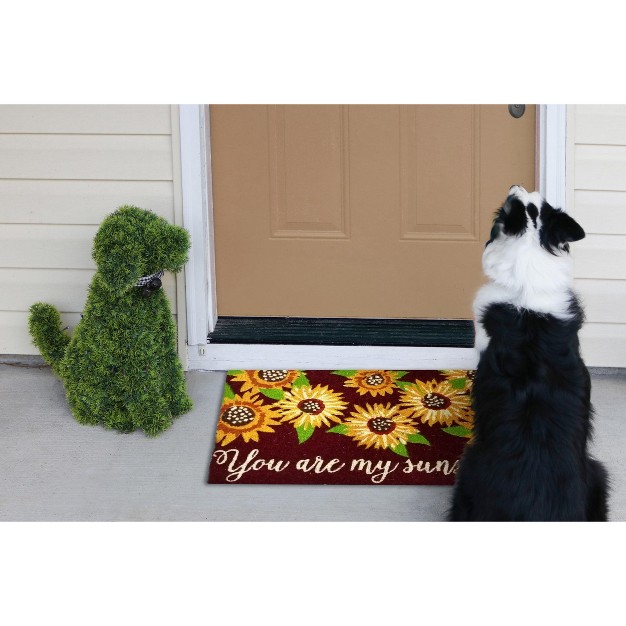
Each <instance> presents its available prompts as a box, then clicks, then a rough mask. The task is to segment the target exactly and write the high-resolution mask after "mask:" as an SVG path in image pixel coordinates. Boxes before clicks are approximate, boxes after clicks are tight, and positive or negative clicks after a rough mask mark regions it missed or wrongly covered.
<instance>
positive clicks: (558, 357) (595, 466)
mask: <svg viewBox="0 0 626 626" xmlns="http://www.w3.org/2000/svg"><path fill="white" fill-rule="evenodd" d="M537 204H538V205H539V206H537ZM533 207H534V208H533ZM552 211H556V210H555V209H552V207H550V206H549V205H547V203H545V201H544V200H543V199H542V198H540V197H538V194H526V192H525V190H523V189H521V188H514V189H512V192H511V195H510V196H509V199H507V203H506V204H505V205H504V207H503V208H502V209H501V210H500V212H499V214H498V216H497V218H496V221H495V224H494V231H492V237H493V238H494V239H493V241H496V240H497V245H496V246H494V248H492V249H491V250H489V245H488V246H487V248H486V250H485V255H484V257H483V266H484V267H485V271H486V273H487V274H488V275H489V276H490V278H491V283H489V284H488V285H487V286H486V287H484V288H483V289H482V290H481V291H480V292H479V293H478V294H477V297H476V301H475V314H476V335H477V347H478V348H479V349H480V351H481V355H480V360H479V365H478V370H477V373H476V380H475V382H474V387H473V397H472V402H473V407H474V411H475V433H474V439H473V441H472V443H470V444H469V445H468V446H467V448H466V450H465V452H464V454H463V457H462V460H461V464H460V467H459V471H458V473H457V482H456V485H455V490H454V497H453V503H452V509H451V511H450V514H449V518H450V519H451V520H457V521H465V520H476V521H480V520H482V521H498V520H510V521H524V520H536V521H541V520H580V521H582V520H605V519H606V517H607V497H606V489H607V487H606V485H607V476H606V472H605V470H604V468H603V467H602V466H601V465H600V463H598V462H597V461H595V460H594V459H592V458H591V457H590V456H589V454H588V450H587V447H588V442H589V438H590V432H591V419H592V408H591V403H590V389H591V386H590V379H589V373H588V371H587V368H586V367H585V365H584V363H583V361H582V358H581V356H580V350H579V342H578V331H579V330H580V327H581V325H582V322H583V311H582V308H581V305H580V302H579V301H578V299H577V297H576V296H575V294H574V293H573V292H572V290H571V270H569V271H568V268H569V267H571V266H570V265H569V261H568V258H567V257H568V256H569V255H568V248H567V246H568V245H569V242H571V241H575V240H576V239H580V238H582V236H584V232H583V231H582V229H581V228H580V226H578V225H577V224H576V223H575V222H574V221H573V220H572V219H571V218H569V216H566V214H564V213H561V214H558V215H557V214H556V213H552ZM515 212H517V215H515ZM563 216H565V217H563ZM559 221H560V223H558V224H557V222H559ZM548 228H553V229H556V230H555V231H553V232H551V233H547V232H545V231H544V229H548ZM556 231H562V232H561V233H560V234H559V233H558V232H556ZM550 237H552V240H551V241H550V240H549V238H550ZM525 238H526V241H524V239H525ZM542 238H543V242H542ZM493 241H492V242H491V243H493ZM515 247H517V248H518V249H517V250H516V249H514V248H515ZM542 264H543V265H542ZM516 265H517V266H516ZM516 272H517V273H516ZM533 272H534V273H535V274H536V276H540V275H541V274H542V272H543V273H546V272H550V274H549V275H547V276H543V277H542V279H541V280H535V283H534V285H533V284H529V279H530V281H531V282H532V279H533ZM538 283H539V285H538ZM541 283H543V284H544V285H546V288H545V289H542V288H541ZM548 285H549V288H548Z"/></svg>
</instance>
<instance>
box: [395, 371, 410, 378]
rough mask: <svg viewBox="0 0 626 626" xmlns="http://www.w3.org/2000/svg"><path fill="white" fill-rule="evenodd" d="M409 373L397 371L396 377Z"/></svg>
mask: <svg viewBox="0 0 626 626" xmlns="http://www.w3.org/2000/svg"><path fill="white" fill-rule="evenodd" d="M407 374H408V372H396V378H402V377H403V376H406V375H407Z"/></svg>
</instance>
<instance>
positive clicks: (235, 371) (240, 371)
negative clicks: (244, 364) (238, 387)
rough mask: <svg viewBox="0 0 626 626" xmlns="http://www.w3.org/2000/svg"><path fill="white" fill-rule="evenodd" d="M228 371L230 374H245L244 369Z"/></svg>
mask: <svg viewBox="0 0 626 626" xmlns="http://www.w3.org/2000/svg"><path fill="white" fill-rule="evenodd" d="M226 373H227V374H228V375H229V376H237V374H243V370H228V372H226Z"/></svg>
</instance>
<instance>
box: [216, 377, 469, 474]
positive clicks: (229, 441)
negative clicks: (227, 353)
mask: <svg viewBox="0 0 626 626" xmlns="http://www.w3.org/2000/svg"><path fill="white" fill-rule="evenodd" d="M474 374H475V372H474V371H471V370H413V371H390V370H334V371H328V370H307V371H303V370H236V371H230V372H228V373H227V377H226V382H225V385H224V396H223V401H222V406H221V409H220V417H219V420H218V424H217V429H216V442H215V448H214V451H213V455H212V458H211V464H210V468H209V480H208V482H209V483H212V484H323V485H333V484H337V485H339V484H342V485H365V484H379V485H380V484H388V485H451V484H453V483H454V476H455V473H456V468H457V466H458V459H459V457H460V456H461V453H462V451H463V448H464V447H465V445H466V443H467V442H468V440H469V439H470V438H471V435H472V426H473V413H472V410H471V406H470V392H471V386H472V382H473V378H474Z"/></svg>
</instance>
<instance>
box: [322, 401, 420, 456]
mask: <svg viewBox="0 0 626 626" xmlns="http://www.w3.org/2000/svg"><path fill="white" fill-rule="evenodd" d="M354 408H355V411H353V412H352V413H351V414H350V416H349V417H347V418H346V419H345V421H344V422H343V423H342V424H339V425H338V426H334V427H333V428H331V429H330V430H328V431H327V432H329V433H338V434H340V435H347V436H348V437H352V439H353V440H354V441H356V442H357V445H359V446H365V447H366V448H371V447H372V446H374V448H376V449H381V448H383V449H387V448H388V449H390V450H391V451H392V452H395V453H396V454H399V455H400V456H405V457H408V456H409V454H408V452H407V449H406V444H407V443H422V444H426V445H430V443H429V441H428V440H427V439H426V438H425V437H423V436H422V435H420V433H419V430H418V429H417V428H416V426H415V424H414V422H413V420H412V419H411V418H410V417H407V416H404V415H401V414H400V413H399V412H398V410H397V407H395V406H393V407H392V406H391V403H387V404H386V405H382V404H374V406H370V405H369V404H366V405H365V407H362V406H358V405H355V407H354Z"/></svg>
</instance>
